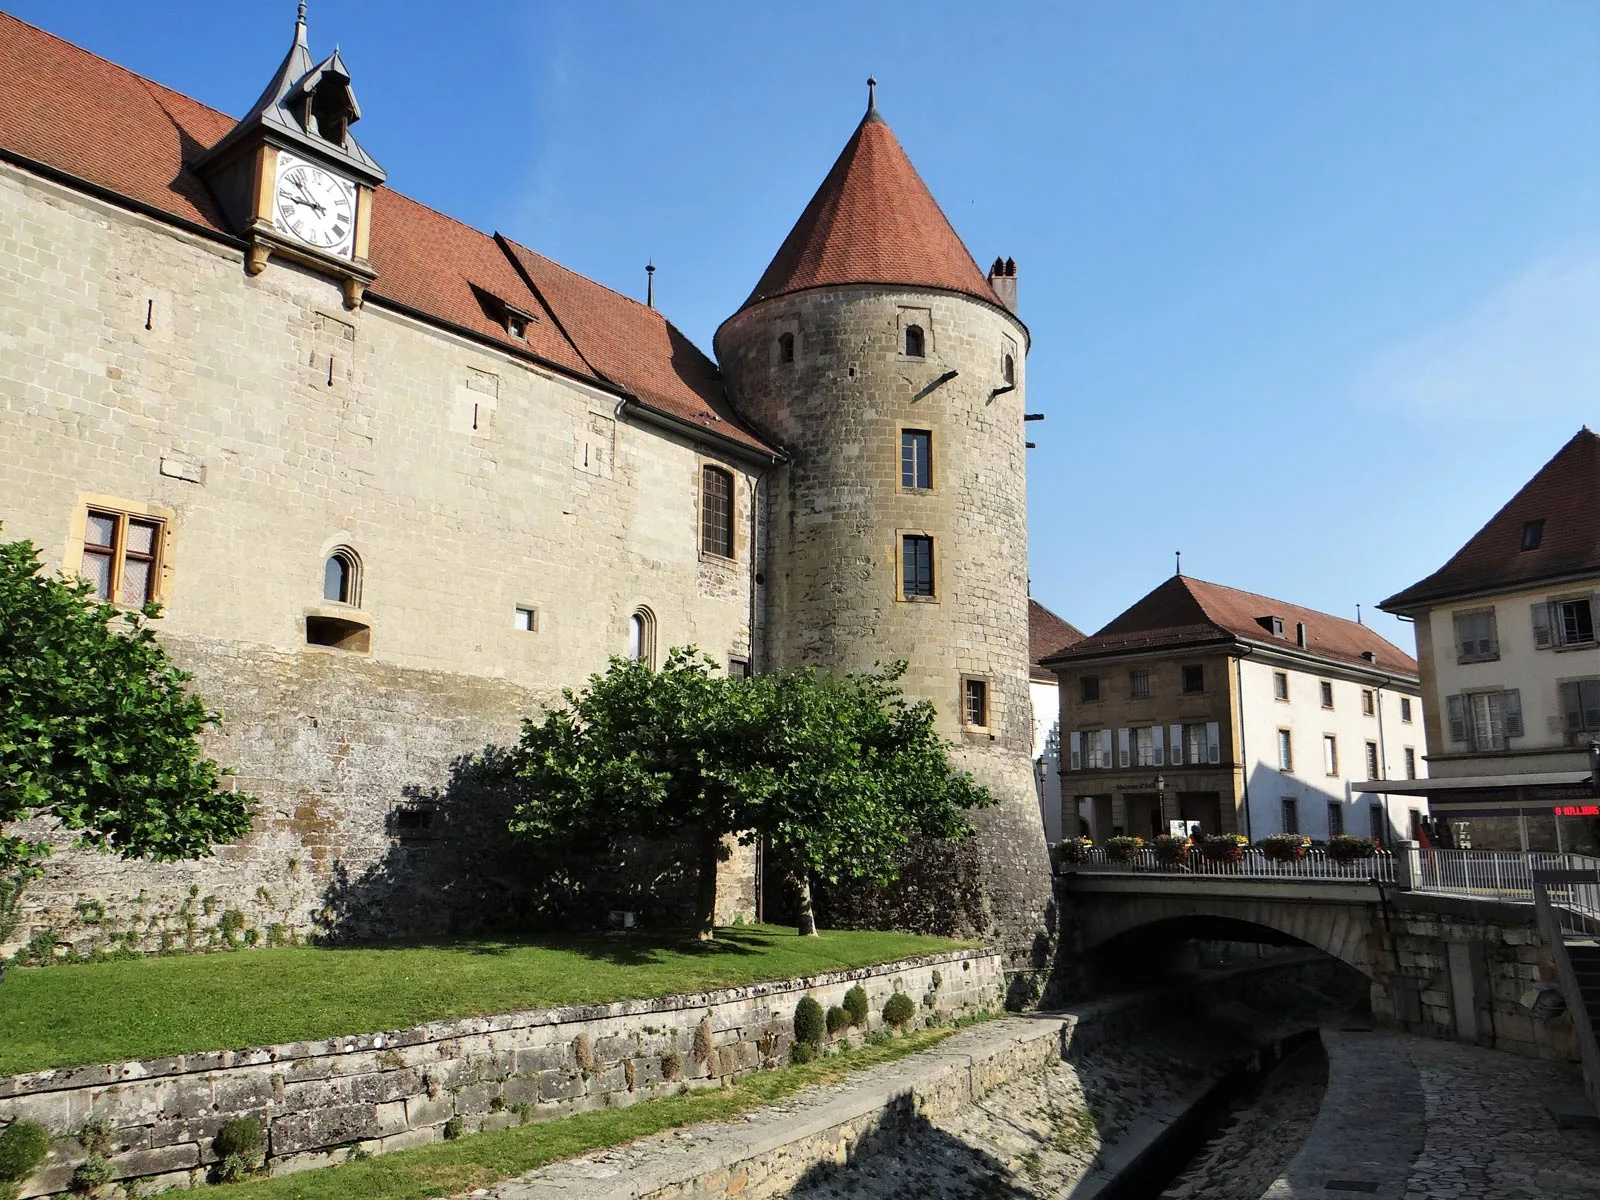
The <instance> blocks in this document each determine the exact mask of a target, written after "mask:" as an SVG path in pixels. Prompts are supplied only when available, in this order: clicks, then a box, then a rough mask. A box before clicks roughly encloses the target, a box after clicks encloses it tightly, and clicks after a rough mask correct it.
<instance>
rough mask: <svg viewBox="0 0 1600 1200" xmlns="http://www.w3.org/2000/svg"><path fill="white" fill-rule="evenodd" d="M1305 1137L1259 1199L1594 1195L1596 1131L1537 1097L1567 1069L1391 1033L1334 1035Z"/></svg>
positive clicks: (1540, 1199) (1568, 1080) (1578, 1085)
mask: <svg viewBox="0 0 1600 1200" xmlns="http://www.w3.org/2000/svg"><path fill="white" fill-rule="evenodd" d="M1324 1038H1325V1041H1326V1044H1327V1046H1328V1058H1329V1063H1328V1089H1327V1092H1326V1094H1325V1098H1324V1100H1323V1105H1322V1111H1321V1112H1320V1113H1319V1115H1318V1118H1317V1122H1316V1124H1315V1125H1314V1126H1313V1127H1312V1131H1311V1135H1310V1136H1309V1137H1308V1138H1307V1139H1306V1142H1305V1144H1304V1145H1303V1146H1302V1147H1301V1149H1300V1152H1299V1153H1298V1154H1297V1155H1296V1156H1295V1158H1294V1161H1293V1162H1291V1163H1290V1165H1289V1168H1288V1169H1287V1170H1286V1171H1285V1172H1284V1174H1283V1175H1282V1176H1281V1177H1280V1178H1279V1179H1278V1180H1277V1181H1276V1182H1275V1183H1274V1184H1273V1185H1272V1187H1271V1188H1269V1189H1268V1190H1267V1192H1266V1195H1265V1196H1264V1197H1263V1200H1311V1198H1312V1197H1315V1198H1316V1200H1336V1198H1338V1197H1346V1198H1348V1200H1359V1198H1360V1197H1365V1196H1372V1197H1375V1198H1376V1200H1595V1198H1596V1197H1597V1196H1600V1130H1595V1129H1570V1130H1564V1129H1560V1128H1558V1127H1557V1125H1556V1122H1555V1119H1554V1118H1553V1117H1552V1116H1551V1114H1550V1112H1549V1110H1548V1109H1547V1108H1546V1102H1547V1101H1549V1100H1552V1099H1555V1098H1557V1097H1564V1098H1568V1099H1570V1098H1571V1097H1573V1096H1574V1094H1581V1091H1582V1080H1581V1078H1580V1076H1579V1075H1578V1072H1577V1069H1576V1068H1574V1067H1570V1066H1568V1065H1567V1064H1565V1063H1548V1062H1537V1061H1535V1060H1532V1059H1527V1058H1522V1057H1519V1056H1517V1055H1513V1054H1507V1053H1504V1052H1502V1051H1498V1050H1483V1049H1479V1048H1478V1047H1476V1046H1464V1045H1460V1044H1458V1043H1455V1042H1439V1041H1432V1040H1430V1039H1426V1038H1416V1037H1408V1036H1405V1035H1401V1034H1380V1033H1366V1034H1362V1033H1335V1032H1331V1031H1330V1032H1328V1033H1326V1034H1325V1035H1324Z"/></svg>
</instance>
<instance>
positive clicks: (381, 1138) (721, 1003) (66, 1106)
mask: <svg viewBox="0 0 1600 1200" xmlns="http://www.w3.org/2000/svg"><path fill="white" fill-rule="evenodd" d="M1003 979H1004V976H1003V971H1002V967H1001V960H1000V957H999V956H998V955H997V954H994V953H991V952H989V951H984V950H969V951H957V952H953V953H948V954H941V955H933V956H929V957H924V958H917V959H908V960H904V961H901V962H896V963H888V964H884V965H881V966H876V967H863V968H858V969H855V970H850V971H836V972H830V973H828V974H825V975H817V976H812V977H810V978H802V979H793V980H780V981H774V982H769V983H760V984H754V985H750V986H747V987H739V988H727V989H723V990H721V991H716V992H708V993H701V994H694V995H681V996H669V997H664V998H661V999H657V1000H627V1001H620V1002H618V1003H614V1004H594V1005H581V1006H572V1007H567V1008H555V1009H543V1010H537V1011H530V1012H518V1013H507V1014H502V1015H496V1016H490V1017H470V1018H462V1019H457V1020H450V1021H437V1022H433V1023H430V1024H427V1025H419V1026H415V1027H413V1028H411V1029H404V1030H399V1031H397V1032H384V1033H373V1034H364V1035H361V1036H356V1037H342V1038H333V1039H330V1040H326V1041H316V1042H294V1043H289V1044H287V1045H281V1046H267V1047H261V1048H257V1049H248V1050H232V1051H219V1052H213V1053H202V1054H190V1055H183V1056H179V1057H177V1058H166V1059H154V1060H148V1061H142V1062H127V1063H111V1064H106V1065H101V1066H92V1067H74V1068H67V1069H62V1070H55V1071H37V1072H33V1073H31V1074H26V1075H17V1076H12V1077H9V1078H0V1121H10V1120H13V1119H17V1118H26V1119H29V1120H34V1121H39V1122H41V1123H42V1124H44V1125H46V1126H47V1127H49V1129H50V1130H51V1132H52V1133H54V1134H56V1135H57V1141H56V1143H55V1146H54V1147H53V1148H52V1150H51V1153H50V1157H49V1158H48V1159H47V1160H46V1163H45V1166H44V1168H43V1169H42V1170H41V1171H40V1172H39V1173H38V1174H37V1175H35V1176H34V1177H33V1178H32V1179H30V1180H29V1181H28V1182H27V1184H26V1185H25V1186H24V1188H23V1190H22V1195H23V1196H24V1197H33V1196H45V1195H53V1194H55V1193H57V1192H60V1191H61V1190H62V1189H64V1188H65V1187H66V1186H67V1183H68V1180H69V1179H70V1177H71V1175H72V1172H73V1169H74V1168H75V1167H76V1166H77V1164H78V1163H80V1162H82V1161H83V1160H84V1158H85V1157H86V1156H87V1155H86V1152H85V1151H84V1150H83V1149H82V1147H81V1146H80V1145H79V1143H78V1139H77V1136H76V1135H77V1134H78V1133H79V1131H80V1130H82V1128H83V1126H84V1124H85V1122H87V1121H89V1120H90V1119H91V1118H104V1119H105V1120H106V1121H108V1122H109V1123H110V1124H111V1125H112V1126H113V1127H114V1130H115V1132H114V1134H113V1137H112V1147H111V1151H110V1153H109V1155H108V1157H109V1159H110V1162H111V1165H112V1168H113V1170H114V1172H115V1178H117V1179H119V1180H121V1179H135V1178H140V1179H145V1180H147V1183H146V1185H145V1186H146V1189H147V1190H157V1189H159V1188H163V1187H188V1186H191V1185H192V1184H194V1183H197V1182H201V1181H203V1180H204V1179H205V1177H206V1174H207V1172H208V1170H209V1169H210V1166H211V1164H212V1163H214V1162H215V1158H216V1156H215V1154H214V1153H213V1152H212V1146H211V1143H212V1140H213V1139H214V1138H215V1136H216V1133H217V1130H218V1129H219V1128H220V1126H221V1125H222V1123H223V1122H224V1121H227V1120H229V1119H230V1118H233V1117H254V1118H256V1119H257V1120H259V1121H260V1122H261V1126H262V1129H263V1130H264V1131H265V1132H266V1134H267V1140H268V1144H267V1151H268V1154H269V1163H270V1165H271V1168H272V1173H273V1174H275V1175H277V1174H287V1173H289V1172H292V1171H297V1170H304V1169H306V1168H309V1167H319V1166H327V1165H331V1164H333V1163H337V1162H341V1161H343V1160H344V1159H345V1158H346V1157H348V1156H349V1154H350V1153H352V1152H354V1151H364V1152H368V1153H383V1152H386V1151H389V1150H399V1149H404V1148H407V1147H410V1146H418V1145H423V1144H426V1143H428V1142H433V1141H436V1140H438V1139H439V1138H441V1137H442V1136H443V1131H444V1127H445V1124H446V1123H447V1122H449V1121H451V1120H453V1119H456V1118H459V1119H460V1120H461V1122H462V1128H463V1129H464V1131H469V1132H470V1131H478V1130H487V1129H501V1128H506V1127H508V1126H511V1125H515V1124H519V1123H522V1122H525V1121H530V1120H542V1119H545V1118H549V1117H555V1116H567V1115H570V1114H572V1113H576V1112H582V1111H584V1110H586V1109H591V1108H599V1107H602V1106H612V1105H617V1106H620V1105H626V1104H631V1103H634V1102H636V1101H638V1100H643V1099H650V1098H652V1097H655V1096H659V1095H663V1094H669V1093H670V1092H672V1091H674V1090H677V1089H680V1088H685V1087H703V1086H708V1085H719V1084H721V1083H722V1082H723V1081H724V1080H730V1079H734V1078H737V1077H739V1076H741V1075H744V1074H746V1073H748V1072H750V1071H753V1070H756V1069H758V1068H760V1067H761V1066H763V1065H764V1064H766V1063H769V1062H777V1061H784V1060H786V1059H787V1056H788V1051H789V1046H790V1044H791V1043H792V1041H793V1037H794V1008H795V1004H796V1003H797V1002H798V1001H799V999H800V997H801V996H803V995H806V994H808V993H809V994H810V995H812V996H814V997H815V998H816V999H817V1001H818V1002H819V1003H820V1004H822V1005H823V1007H824V1008H826V1007H828V1006H830V1005H835V1004H839V1003H840V1002H841V1001H842V1000H843V998H844V994H845V992H846V991H848V990H849V989H850V988H851V987H852V986H854V985H855V984H857V983H860V984H861V985H862V986H863V987H864V988H865V989H866V992H867V996H868V999H869V1000H870V1002H871V1008H872V1017H871V1024H872V1027H874V1028H876V1027H877V1026H878V1025H880V1024H881V1022H882V1010H883V1005H884V1003H885V1002H886V1001H887V1000H888V999H889V997H890V996H891V995H892V994H893V993H894V992H896V991H903V992H905V993H907V994H908V995H910V996H912V997H913V998H914V999H915V1000H917V1001H918V1004H919V1009H918V1017H917V1018H916V1019H917V1020H918V1021H921V1020H925V1019H928V1018H932V1017H934V1016H935V1014H937V1016H938V1017H939V1018H940V1019H949V1018H952V1017H956V1016H960V1015H963V1014H965V1013H970V1012H974V1011H977V1010H979V1009H984V1008H994V1007H997V1006H998V1004H999V1001H1000V997H1001V995H1002V994H1003V987H1004V983H1003Z"/></svg>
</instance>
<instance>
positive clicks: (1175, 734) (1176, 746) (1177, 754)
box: [1167, 725, 1194, 767]
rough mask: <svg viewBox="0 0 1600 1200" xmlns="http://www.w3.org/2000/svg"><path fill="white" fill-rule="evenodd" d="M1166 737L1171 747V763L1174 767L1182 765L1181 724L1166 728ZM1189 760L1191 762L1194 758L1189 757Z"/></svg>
mask: <svg viewBox="0 0 1600 1200" xmlns="http://www.w3.org/2000/svg"><path fill="white" fill-rule="evenodd" d="M1167 738H1168V744H1169V745H1171V747H1172V765H1173V766H1175V767H1181V766H1183V726H1182V725H1174V726H1172V727H1171V728H1170V729H1168V730H1167ZM1189 761H1190V762H1193V761H1194V760H1193V759H1192V758H1191V759H1190V760H1189Z"/></svg>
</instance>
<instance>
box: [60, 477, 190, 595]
mask: <svg viewBox="0 0 1600 1200" xmlns="http://www.w3.org/2000/svg"><path fill="white" fill-rule="evenodd" d="M171 531H172V514H171V513H170V512H168V511H167V510H166V509H163V508H157V507H154V506H152V505H142V504H134V503H132V502H129V501H126V500H115V499H112V498H111V497H109V496H95V495H90V496H84V497H82V498H81V500H80V501H79V505H78V508H77V511H76V512H75V513H74V514H73V518H72V524H71V530H70V535H69V537H68V541H67V548H66V552H65V553H64V554H63V555H62V567H63V569H64V570H65V571H66V573H67V574H69V575H79V576H81V577H82V578H84V579H87V580H88V581H89V582H90V583H91V584H93V585H94V596H95V599H97V600H101V601H104V602H106V603H109V604H116V605H120V606H121V607H123V608H142V607H143V606H144V605H146V604H148V603H150V602H151V601H155V602H156V603H158V604H165V603H166V602H167V582H168V579H169V577H170V575H171V572H172V547H171Z"/></svg>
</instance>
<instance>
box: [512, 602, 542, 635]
mask: <svg viewBox="0 0 1600 1200" xmlns="http://www.w3.org/2000/svg"><path fill="white" fill-rule="evenodd" d="M511 623H512V625H513V627H514V628H517V629H520V630H522V632H523V633H538V632H539V610H538V609H536V608H527V607H524V606H523V605H520V604H519V605H517V607H516V608H514V609H512V619H511Z"/></svg>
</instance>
